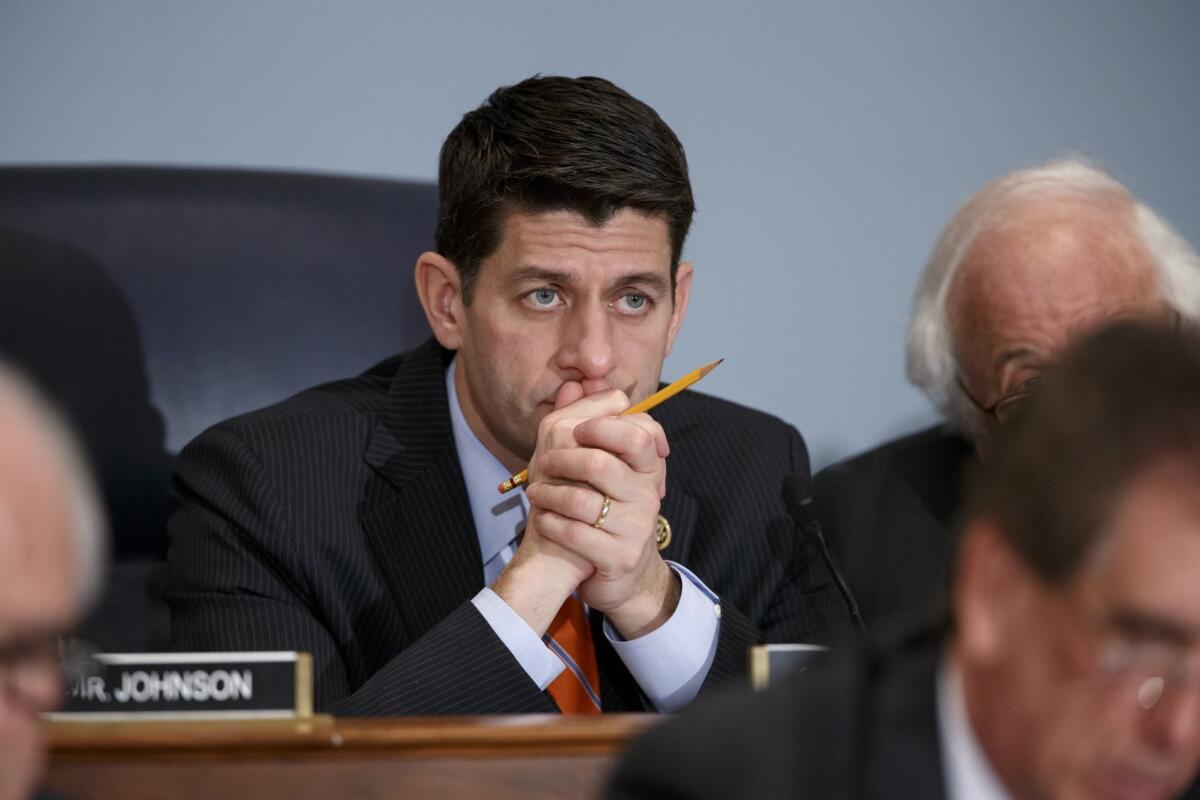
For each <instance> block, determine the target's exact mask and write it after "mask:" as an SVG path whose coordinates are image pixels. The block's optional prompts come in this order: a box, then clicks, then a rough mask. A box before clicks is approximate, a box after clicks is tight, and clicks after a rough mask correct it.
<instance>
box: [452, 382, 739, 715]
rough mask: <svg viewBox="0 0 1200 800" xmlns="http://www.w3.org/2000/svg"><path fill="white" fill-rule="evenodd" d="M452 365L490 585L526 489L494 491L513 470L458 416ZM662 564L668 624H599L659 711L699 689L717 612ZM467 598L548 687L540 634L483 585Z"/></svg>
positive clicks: (510, 549) (516, 529)
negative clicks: (629, 633) (623, 632)
mask: <svg viewBox="0 0 1200 800" xmlns="http://www.w3.org/2000/svg"><path fill="white" fill-rule="evenodd" d="M456 364H457V361H456V360H455V361H451V362H450V366H449V368H448V369H447V370H446V393H447V395H449V398H450V422H451V427H452V428H453V431H454V444H455V446H456V447H457V448H458V461H459V464H460V465H461V467H462V473H463V479H464V480H465V482H466V485H467V497H468V498H469V499H470V502H471V516H472V518H473V519H474V521H475V530H476V531H477V532H478V535H479V550H480V552H481V554H482V557H483V575H484V582H485V583H486V584H487V586H488V587H490V586H491V584H492V583H493V582H495V580H496V577H497V576H498V575H499V574H500V573H501V571H502V570H503V569H504V567H505V566H506V565H507V564H508V562H509V561H510V560H512V557H513V554H514V553H515V552H516V542H515V539H516V537H517V535H518V534H519V533H520V532H521V531H522V530H523V529H524V527H525V518H526V516H527V515H528V513H529V501H528V499H526V497H525V493H524V492H523V491H522V492H510V493H509V494H507V495H501V494H500V493H499V492H497V491H496V487H497V486H498V485H500V483H501V482H502V481H504V480H505V479H506V478H508V477H509V475H510V473H509V471H508V470H507V469H505V467H504V465H503V464H501V463H500V461H499V460H498V459H497V458H496V457H495V456H494V455H492V453H491V451H490V450H488V449H487V448H486V447H485V446H484V444H483V442H481V441H479V437H477V436H476V435H475V433H474V431H472V430H471V428H470V426H469V425H468V424H467V420H466V418H465V417H464V416H463V413H462V408H461V407H460V406H459V403H458V393H457V392H456V391H455V388H454V370H455V365H456ZM667 563H668V564H670V566H671V568H672V569H674V570H675V571H676V572H677V573H678V574H679V575H680V576H681V577H682V578H683V580H682V591H681V592H680V596H679V605H678V606H677V607H676V609H675V613H674V614H672V615H671V617H670V618H669V619H668V620H667V621H666V622H665V623H663V624H662V625H661V626H659V627H658V628H656V629H655V630H653V631H651V632H650V633H648V634H646V635H645V636H639V637H638V638H637V639H631V640H625V639H622V638H621V636H620V634H618V633H617V632H616V630H614V629H613V627H612V626H611V625H610V624H609V623H608V621H607V620H605V622H604V635H605V637H606V638H607V639H608V641H609V642H610V643H612V646H613V648H614V649H615V650H616V652H617V655H618V656H620V658H621V660H622V661H623V662H624V663H625V667H626V668H627V669H628V670H629V672H630V674H631V675H633V678H634V680H636V681H637V683H638V686H640V687H641V689H642V692H643V693H644V694H645V695H646V697H647V698H648V699H649V700H650V702H651V703H652V704H653V705H654V707H655V708H656V709H658V710H659V711H674V710H676V709H678V708H681V707H683V706H685V705H687V704H688V703H690V702H691V701H692V700H693V699H694V698H695V697H696V694H697V692H699V691H700V685H701V684H702V683H704V678H705V676H706V675H707V674H708V669H709V667H710V666H712V661H713V656H714V655H715V654H716V652H717V631H718V628H719V627H720V625H719V623H720V613H721V606H720V601H719V600H718V598H717V596H716V595H715V594H713V593H712V592H711V591H710V590H709V589H708V587H707V586H705V585H704V583H703V582H702V581H701V580H700V579H699V578H697V577H696V576H695V575H693V574H692V572H691V571H690V570H688V569H686V568H685V567H683V566H681V565H679V564H676V563H674V562H672V561H668V562H667ZM471 602H472V603H473V604H474V605H475V607H476V608H477V609H479V613H480V614H482V615H483V618H484V619H485V620H487V623H488V624H489V625H490V626H491V627H492V630H493V631H495V633H496V636H498V637H499V638H500V641H501V642H503V643H504V646H505V647H507V648H508V649H509V651H510V652H511V653H512V654H513V656H514V657H515V658H516V659H517V662H518V663H520V665H521V667H522V668H523V669H524V670H525V672H526V673H527V674H528V675H529V677H530V679H531V680H533V682H534V683H536V684H537V685H538V687H539V688H540V689H542V690H545V689H546V687H547V686H549V685H550V684H551V683H552V682H553V681H554V679H555V678H557V677H558V675H559V673H561V672H562V671H563V669H565V667H564V666H563V663H562V661H560V660H559V659H558V656H556V655H554V653H553V652H552V651H551V650H550V648H548V647H547V646H546V645H545V643H544V642H543V641H542V639H541V637H540V636H538V635H537V634H536V633H534V631H533V629H532V628H530V627H529V625H528V624H526V622H525V620H523V619H522V618H521V616H520V615H519V614H517V612H515V611H513V610H512V608H511V607H509V605H508V604H507V603H505V602H504V600H502V599H501V598H500V596H499V595H497V594H496V593H495V592H493V591H492V590H491V589H490V588H486V587H485V588H484V589H483V590H481V591H480V592H479V594H477V595H475V597H474V598H472V600H471Z"/></svg>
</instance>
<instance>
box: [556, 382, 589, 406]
mask: <svg viewBox="0 0 1200 800" xmlns="http://www.w3.org/2000/svg"><path fill="white" fill-rule="evenodd" d="M581 397H583V384H581V383H580V382H579V381H566V382H565V383H563V385H562V386H560V387H558V394H556V395H555V396H554V410H555V411H558V410H559V409H560V408H566V407H567V406H569V405H571V404H572V403H574V402H575V401H576V400H578V399H580V398H581Z"/></svg>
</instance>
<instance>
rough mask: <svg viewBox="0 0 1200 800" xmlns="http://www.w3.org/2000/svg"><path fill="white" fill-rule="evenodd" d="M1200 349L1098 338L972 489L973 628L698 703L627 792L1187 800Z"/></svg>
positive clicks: (643, 746)
mask: <svg viewBox="0 0 1200 800" xmlns="http://www.w3.org/2000/svg"><path fill="white" fill-rule="evenodd" d="M1198 398H1200V339H1197V338H1196V337H1195V336H1193V335H1190V334H1189V335H1187V336H1180V335H1177V334H1176V333H1175V332H1173V331H1172V330H1170V329H1166V328H1163V327H1162V326H1158V327H1150V326H1144V325H1143V326H1135V325H1132V324H1129V323H1126V324H1124V325H1122V326H1119V327H1116V328H1112V329H1108V330H1105V331H1103V332H1101V333H1100V334H1098V335H1095V336H1093V337H1092V338H1090V339H1088V340H1086V341H1085V342H1084V343H1083V344H1082V345H1080V346H1079V347H1078V349H1076V350H1074V351H1072V352H1071V353H1069V354H1068V355H1067V356H1066V357H1065V358H1064V360H1063V362H1062V364H1061V366H1060V367H1059V368H1058V369H1057V371H1056V372H1055V373H1053V374H1050V375H1048V377H1047V378H1046V379H1045V381H1044V385H1043V386H1042V387H1040V388H1039V394H1038V396H1036V397H1034V398H1032V399H1031V400H1030V403H1029V407H1028V410H1027V414H1025V415H1023V417H1022V418H1021V419H1018V420H1016V421H1015V422H1014V423H1013V427H1012V429H1011V430H1010V431H1008V432H1006V435H1005V437H1003V438H1001V439H999V440H997V441H996V442H995V443H994V444H993V447H992V450H991V451H989V457H988V459H987V460H985V461H983V462H982V463H981V464H980V466H979V468H978V470H977V472H976V474H975V475H974V476H973V479H972V481H971V485H970V488H969V490H968V496H967V499H966V501H965V509H966V513H965V522H964V525H963V533H962V547H961V549H960V551H959V555H958V558H957V561H956V569H955V577H954V588H953V592H952V602H951V608H952V614H951V616H952V619H953V622H952V623H946V624H944V625H943V626H941V627H940V628H937V629H933V630H927V631H925V632H924V633H921V634H917V635H913V636H909V637H907V638H905V639H902V640H898V641H893V642H891V643H888V644H884V645H871V644H867V645H864V646H863V647H862V648H861V649H859V650H856V651H850V650H847V651H843V652H839V653H836V654H833V655H832V656H831V657H830V659H829V660H828V661H827V662H825V663H824V664H820V665H818V666H815V667H813V668H811V669H810V670H809V671H808V672H806V673H801V674H798V675H792V676H789V679H787V680H785V681H784V682H783V683H782V684H778V685H776V686H773V687H772V688H771V689H769V690H767V691H765V692H763V693H761V694H759V695H757V696H754V697H750V698H747V697H744V696H727V697H723V698H720V700H719V701H718V702H716V703H714V704H711V705H706V704H703V703H701V704H698V705H697V707H696V708H693V709H689V710H688V711H687V712H685V713H684V714H683V715H681V718H679V719H678V720H676V721H674V722H672V723H670V724H667V725H665V726H663V727H662V728H660V729H657V730H655V731H653V732H651V733H650V734H649V735H648V736H647V737H646V738H645V739H643V740H642V741H640V742H637V743H635V744H634V746H633V747H632V749H631V751H630V753H629V754H628V756H627V758H626V760H625V761H624V763H623V764H622V765H621V767H619V769H618V772H617V774H616V776H615V779H614V782H613V786H612V789H611V793H612V796H614V797H619V798H631V797H646V798H662V797H670V798H676V799H677V800H682V799H683V798H709V797H711V798H731V797H754V798H776V797H778V798H783V797H811V798H889V799H892V798H914V799H915V798H920V800H936V799H937V798H942V797H947V798H951V800H981V799H982V800H987V799H989V798H991V799H997V800H1003V798H1100V797H1103V798H1114V799H1115V800H1122V799H1125V798H1129V799H1132V798H1167V797H1173V796H1177V794H1178V792H1179V791H1180V790H1181V789H1182V788H1183V787H1185V786H1186V785H1187V782H1188V780H1189V779H1190V778H1192V777H1193V776H1194V775H1195V773H1196V768H1197V765H1198V764H1200V582H1197V581H1196V579H1195V576H1196V574H1197V573H1198V572H1200V495H1198V494H1197V492H1196V486H1197V485H1200V404H1198V403H1197V399H1198Z"/></svg>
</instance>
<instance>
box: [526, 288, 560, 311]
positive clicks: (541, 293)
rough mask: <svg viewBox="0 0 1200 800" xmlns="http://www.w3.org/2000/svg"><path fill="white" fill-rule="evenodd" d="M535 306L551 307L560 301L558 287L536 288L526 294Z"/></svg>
mask: <svg viewBox="0 0 1200 800" xmlns="http://www.w3.org/2000/svg"><path fill="white" fill-rule="evenodd" d="M526 297H528V298H529V302H530V303H532V304H533V306H534V307H535V308H550V307H552V306H554V305H555V304H556V303H557V302H558V290H557V289H549V288H546V289H534V290H533V291H532V292H530V293H529V294H527V295H526Z"/></svg>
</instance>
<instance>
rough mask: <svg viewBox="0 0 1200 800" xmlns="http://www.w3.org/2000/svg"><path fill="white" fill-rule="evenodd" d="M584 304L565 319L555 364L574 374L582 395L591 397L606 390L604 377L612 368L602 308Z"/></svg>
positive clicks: (607, 320) (609, 331)
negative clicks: (581, 387) (594, 393)
mask: <svg viewBox="0 0 1200 800" xmlns="http://www.w3.org/2000/svg"><path fill="white" fill-rule="evenodd" d="M585 305H586V307H584V308H576V309H573V310H572V313H571V314H569V315H568V316H567V318H566V320H565V324H564V329H563V331H562V341H561V342H559V351H558V365H559V366H560V367H562V368H563V369H568V370H574V371H576V372H578V373H579V376H580V378H579V380H580V383H582V384H583V389H584V392H585V393H587V394H592V393H593V392H597V391H602V390H604V389H607V388H609V386H608V382H607V381H606V380H605V378H606V377H607V376H608V374H609V373H610V372H611V371H612V368H613V344H612V321H611V319H610V317H609V315H608V313H607V310H606V309H604V308H603V307H596V306H595V305H593V304H591V303H588V304H585Z"/></svg>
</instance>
